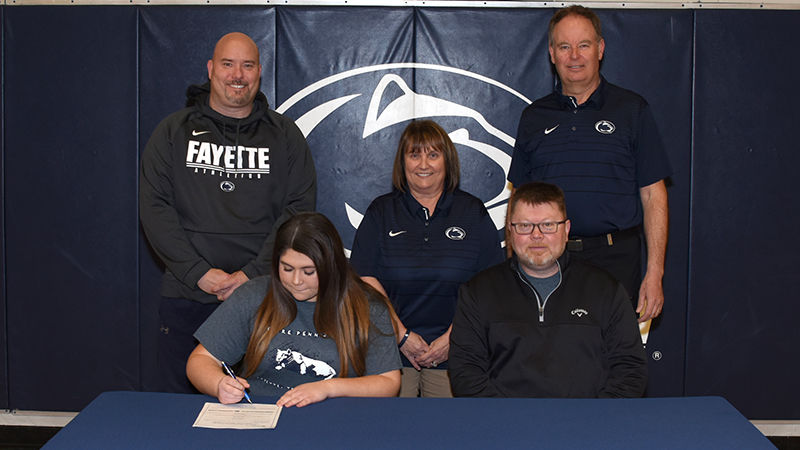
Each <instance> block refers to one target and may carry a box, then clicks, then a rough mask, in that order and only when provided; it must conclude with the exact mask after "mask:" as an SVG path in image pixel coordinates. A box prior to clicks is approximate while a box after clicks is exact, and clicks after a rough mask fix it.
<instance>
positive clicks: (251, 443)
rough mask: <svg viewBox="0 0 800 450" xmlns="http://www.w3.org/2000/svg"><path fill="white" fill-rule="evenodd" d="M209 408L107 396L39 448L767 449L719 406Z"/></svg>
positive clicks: (448, 403)
mask: <svg viewBox="0 0 800 450" xmlns="http://www.w3.org/2000/svg"><path fill="white" fill-rule="evenodd" d="M253 400H254V401H256V402H260V403H274V401H275V398H253ZM212 401H215V399H213V398H211V397H208V396H204V395H186V394H164V393H152V392H106V393H103V394H101V395H100V396H99V397H97V398H96V399H95V400H94V401H93V402H92V403H90V404H89V405H88V406H87V407H86V408H85V409H84V410H83V411H81V413H80V414H78V416H77V417H75V419H73V420H72V422H70V423H69V424H68V425H67V426H66V427H65V428H64V429H62V430H61V431H59V433H58V434H57V435H56V436H55V437H53V439H51V440H50V442H48V443H47V445H46V447H45V448H53V449H59V448H65V449H67V448H68V449H74V448H81V449H91V448H98V449H101V448H102V449H113V448H137V449H139V448H148V449H150V448H193V449H194V448H318V449H323V448H333V449H340V448H347V449H357V448H369V449H380V448H396V449H404V450H407V449H419V448H459V449H470V448H559V449H562V448H592V449H625V448H632V449H633V448H650V449H653V448H664V449H667V448H668V449H678V448H679V449H691V448H697V449H715V448H719V449H732V448H747V449H761V448H774V447H773V446H772V445H771V444H770V442H769V440H767V439H766V438H765V437H764V436H763V435H762V434H761V433H760V432H759V431H758V430H757V429H756V428H755V427H754V426H753V425H751V424H750V422H749V421H748V420H747V419H745V417H744V416H742V415H741V414H740V413H739V412H738V411H737V410H736V409H735V408H734V407H733V406H731V404H730V403H728V402H727V401H726V400H724V399H722V398H719V397H682V398H645V399H618V400H617V399H615V400H605V399H592V400H567V399H466V398H458V399H427V398H426V399H404V398H383V399H367V398H337V399H329V400H326V401H324V402H321V403H318V404H315V405H310V406H306V407H304V408H284V409H283V411H282V412H281V415H280V420H279V421H278V426H277V427H276V428H275V429H273V430H216V429H205V428H193V427H192V424H193V423H194V421H195V419H196V418H197V415H198V413H199V412H200V410H201V409H202V408H203V405H204V404H205V403H206V402H212Z"/></svg>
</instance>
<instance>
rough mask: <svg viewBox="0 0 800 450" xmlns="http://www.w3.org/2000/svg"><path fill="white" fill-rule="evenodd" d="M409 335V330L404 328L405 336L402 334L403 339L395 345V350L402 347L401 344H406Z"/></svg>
mask: <svg viewBox="0 0 800 450" xmlns="http://www.w3.org/2000/svg"><path fill="white" fill-rule="evenodd" d="M410 333H411V330H409V329H408V328H406V334H404V335H403V339H400V342H399V343H398V344H397V348H400V347H402V346H403V344H405V343H406V341H407V340H408V335H409V334H410Z"/></svg>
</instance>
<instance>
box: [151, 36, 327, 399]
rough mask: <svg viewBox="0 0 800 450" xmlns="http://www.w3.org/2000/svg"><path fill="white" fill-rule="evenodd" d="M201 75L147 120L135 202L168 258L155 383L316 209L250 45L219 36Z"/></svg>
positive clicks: (169, 379) (168, 382) (181, 382)
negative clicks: (179, 98) (286, 232)
mask: <svg viewBox="0 0 800 450" xmlns="http://www.w3.org/2000/svg"><path fill="white" fill-rule="evenodd" d="M207 67H208V79H209V82H208V83H206V84H203V85H195V86H190V87H189V89H188V90H187V93H186V94H187V107H186V108H184V109H182V110H180V111H178V112H175V113H173V114H171V115H170V116H168V117H167V118H166V119H164V120H163V121H162V122H161V123H160V124H159V125H158V127H156V129H155V131H154V132H153V135H152V136H151V137H150V140H149V141H148V143H147V146H146V147H145V149H144V153H143V154H142V167H141V177H140V183H139V210H140V215H141V220H142V226H143V228H144V231H145V234H146V235H147V239H148V241H149V242H150V245H151V246H152V247H153V249H154V250H155V252H156V253H157V254H158V256H159V257H160V258H161V260H162V261H163V262H164V265H165V267H166V270H165V273H164V277H163V280H162V284H161V296H162V299H161V303H160V306H159V322H160V331H161V332H160V334H159V341H158V362H159V368H160V370H161V372H162V378H163V386H162V390H165V391H170V392H195V391H194V388H193V387H192V386H191V384H190V383H189V381H188V379H187V378H186V373H185V367H186V359H187V357H188V356H189V353H190V352H191V351H192V349H193V348H194V346H195V344H196V343H195V341H194V338H193V336H192V334H193V333H194V331H195V330H196V329H197V328H198V327H199V326H200V325H201V324H202V323H203V322H204V321H205V319H206V317H208V316H209V315H210V314H211V313H212V312H213V311H214V309H216V307H217V305H219V302H221V301H224V300H226V299H227V298H228V297H229V296H230V295H231V294H232V293H233V291H234V290H236V288H238V287H239V286H240V285H241V284H242V283H244V282H245V281H247V280H248V279H251V278H254V277H256V276H259V275H264V274H267V273H269V264H270V259H271V257H272V244H273V239H274V231H275V230H276V229H277V228H278V227H279V226H280V225H281V224H282V223H283V222H285V221H286V220H287V219H288V218H289V217H291V216H292V215H294V214H296V213H298V212H301V211H313V210H314V208H315V202H316V172H315V170H314V164H313V162H312V159H311V152H310V151H309V148H308V144H307V143H306V141H305V138H304V137H303V134H302V133H301V132H300V130H299V129H298V128H297V126H296V125H295V124H294V122H292V121H291V120H290V119H288V118H286V117H283V116H282V115H280V114H278V113H276V112H275V111H273V110H270V109H269V105H268V104H267V99H266V97H265V96H264V94H263V93H261V91H260V90H259V87H260V81H261V63H260V58H259V52H258V46H256V44H255V42H253V40H252V39H250V37H248V36H247V35H245V34H242V33H230V34H227V35H225V36H223V37H222V38H221V39H220V40H219V41H218V42H217V44H216V47H215V48H214V56H213V58H212V59H211V60H209V61H208V64H207Z"/></svg>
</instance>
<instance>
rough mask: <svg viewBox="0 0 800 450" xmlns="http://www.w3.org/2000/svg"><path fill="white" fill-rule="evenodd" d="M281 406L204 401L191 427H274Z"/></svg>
mask: <svg viewBox="0 0 800 450" xmlns="http://www.w3.org/2000/svg"><path fill="white" fill-rule="evenodd" d="M281 409H283V408H282V407H281V406H277V405H265V404H260V403H256V404H252V405H251V404H249V403H237V404H235V405H223V404H221V403H206V404H205V405H204V406H203V409H202V410H201V411H200V414H198V415H197V420H195V421H194V425H192V426H193V427H200V428H230V429H235V430H252V429H256V428H275V426H276V425H278V417H279V416H280V415H281Z"/></svg>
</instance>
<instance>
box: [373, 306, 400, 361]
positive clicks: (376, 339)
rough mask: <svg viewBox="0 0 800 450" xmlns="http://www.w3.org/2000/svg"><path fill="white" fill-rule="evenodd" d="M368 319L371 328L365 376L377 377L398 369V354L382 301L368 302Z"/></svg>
mask: <svg viewBox="0 0 800 450" xmlns="http://www.w3.org/2000/svg"><path fill="white" fill-rule="evenodd" d="M369 319H370V322H372V327H371V328H370V333H369V348H368V349H367V361H366V363H367V370H366V374H367V375H378V374H381V373H384V372H389V371H391V370H398V369H400V367H401V364H400V352H399V350H398V349H397V341H396V340H395V336H394V328H392V320H391V317H390V315H389V309H388V308H387V307H386V305H384V304H383V302H382V301H379V300H370V306H369Z"/></svg>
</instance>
